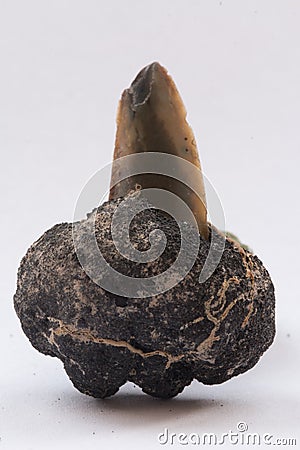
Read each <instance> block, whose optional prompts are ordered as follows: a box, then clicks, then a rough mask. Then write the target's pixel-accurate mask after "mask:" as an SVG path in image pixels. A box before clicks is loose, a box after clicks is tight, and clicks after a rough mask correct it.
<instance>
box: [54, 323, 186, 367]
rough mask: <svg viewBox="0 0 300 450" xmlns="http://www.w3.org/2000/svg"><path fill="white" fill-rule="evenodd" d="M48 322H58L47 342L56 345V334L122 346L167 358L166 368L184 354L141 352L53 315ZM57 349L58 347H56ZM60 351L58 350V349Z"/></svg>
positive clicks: (135, 349)
mask: <svg viewBox="0 0 300 450" xmlns="http://www.w3.org/2000/svg"><path fill="white" fill-rule="evenodd" d="M48 320H49V321H50V322H54V323H57V324H58V327H56V328H51V333H50V337H49V338H48V341H49V343H51V344H54V345H55V346H56V347H57V342H56V341H55V337H58V336H71V337H72V338H73V339H77V340H78V341H81V342H84V343H86V342H93V343H95V344H103V345H111V346H113V347H123V348H126V349H127V350H129V351H130V352H131V353H135V354H137V355H139V356H141V357H142V358H150V357H152V356H156V355H158V356H162V357H163V358H166V359H167V364H166V369H168V368H169V367H170V366H171V364H173V363H175V362H177V361H180V360H181V359H182V358H183V357H185V356H186V355H184V354H181V355H177V356H173V355H171V354H170V353H167V352H164V351H162V350H153V351H151V352H143V351H142V350H140V349H138V348H136V347H134V346H133V345H131V344H129V343H128V342H126V341H122V340H120V341H116V340H114V339H109V338H98V337H96V336H94V335H93V334H92V333H91V331H90V330H89V329H84V328H83V329H80V330H78V329H77V328H75V327H74V326H73V325H69V324H66V323H64V322H63V321H62V320H59V319H56V318H54V317H48ZM58 350H59V348H58ZM59 351H60V350H59Z"/></svg>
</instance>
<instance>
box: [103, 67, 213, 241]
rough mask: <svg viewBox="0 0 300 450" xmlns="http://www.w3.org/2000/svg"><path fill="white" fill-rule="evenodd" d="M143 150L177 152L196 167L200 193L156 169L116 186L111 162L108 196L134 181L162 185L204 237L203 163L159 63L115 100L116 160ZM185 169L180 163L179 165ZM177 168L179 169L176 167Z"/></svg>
mask: <svg viewBox="0 0 300 450" xmlns="http://www.w3.org/2000/svg"><path fill="white" fill-rule="evenodd" d="M141 152H161V153H168V154H171V155H175V156H179V157H181V158H183V159H185V160H187V161H189V162H191V163H192V164H194V165H195V166H196V167H197V168H199V169H200V170H199V171H197V178H198V179H197V180H195V179H194V178H195V173H193V175H188V176H193V180H192V183H191V184H192V185H195V182H196V183H197V191H198V195H196V194H195V193H194V192H193V191H192V190H191V189H190V188H188V187H187V186H185V185H184V184H183V183H182V182H180V181H177V180H175V179H173V178H169V177H166V176H163V175H156V174H141V175H136V176H132V177H130V178H128V179H127V180H124V181H121V182H120V183H117V184H115V185H114V180H115V176H116V171H117V170H118V169H117V168H116V165H114V164H113V168H112V179H111V189H110V195H109V198H110V199H115V198H118V197H121V196H124V195H126V194H127V193H128V192H129V191H130V190H132V189H134V188H135V186H136V184H139V185H141V187H142V188H159V189H166V190H169V191H171V192H173V193H174V194H176V195H177V196H179V197H180V198H181V199H182V200H183V201H184V202H185V203H186V204H187V205H188V206H189V208H190V209H191V211H192V212H193V215H194V217H195V219H196V222H197V224H198V228H199V231H200V234H201V235H202V236H203V237H204V238H208V226H207V211H206V198H205V190H204V183H203V177H202V173H201V166H200V161H199V156H198V151H197V146H196V143H195V137H194V134H193V131H192V129H191V127H190V126H189V125H188V123H187V121H186V110H185V107H184V105H183V102H182V100H181V97H180V95H179V93H178V91H177V88H176V86H175V84H174V82H173V80H172V78H171V77H170V76H169V75H168V74H167V71H166V70H165V69H164V68H163V67H162V66H161V65H160V64H159V63H156V62H155V63H152V64H150V65H149V66H147V67H145V68H144V69H142V70H141V72H140V73H139V74H138V75H137V77H136V78H135V80H134V81H133V83H132V84H131V86H130V88H129V89H126V90H125V91H124V92H123V94H122V98H121V100H120V103H119V110H118V116H117V134H116V141H115V150H114V161H115V160H117V159H118V158H120V157H122V156H127V155H131V154H135V153H141ZM177 170H179V172H180V170H181V171H182V172H183V171H184V170H186V168H185V167H184V165H183V166H182V167H179V168H177ZM177 173H178V172H177Z"/></svg>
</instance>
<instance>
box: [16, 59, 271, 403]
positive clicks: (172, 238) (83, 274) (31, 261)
mask: <svg viewBox="0 0 300 450" xmlns="http://www.w3.org/2000/svg"><path fill="white" fill-rule="evenodd" d="M185 117H186V112H185V109H184V106H183V104H182V101H181V99H180V96H179V94H178V91H177V89H176V87H175V85H174V83H173V81H172V80H171V78H170V77H169V75H168V74H167V72H166V71H165V69H164V68H162V67H161V66H160V65H159V64H158V63H153V64H151V65H149V66H147V67H146V68H144V69H143V70H142V71H141V72H140V73H139V75H138V76H137V78H136V79H135V80H134V82H133V83H132V85H131V87H130V88H129V89H127V90H126V91H125V92H124V93H123V96H122V99H121V102H120V107H119V113H118V129H117V137H116V144H115V155H114V158H115V159H114V164H113V169H112V183H111V190H110V197H109V201H107V202H105V203H104V204H103V205H101V206H99V207H98V208H97V209H95V210H94V211H93V212H92V213H90V214H88V215H87V217H86V219H84V220H82V221H80V222H76V223H75V224H72V223H62V224H58V225H55V226H54V227H52V228H51V229H50V230H48V231H46V232H45V233H44V234H43V235H42V236H41V237H40V238H39V239H38V240H37V241H36V242H34V243H33V244H32V246H31V247H30V248H29V249H28V251H27V253H26V255H25V256H24V258H23V259H22V261H21V265H20V268H19V271H18V283H17V291H16V293H15V296H14V306H15V310H16V312H17V315H18V317H19V318H20V321H21V325H22V328H23V330H24V332H25V334H26V335H27V336H28V338H29V339H30V341H31V343H32V345H33V346H34V347H35V348H36V349H37V350H39V351H40V352H42V353H44V354H46V355H50V356H54V357H57V358H59V359H61V361H62V362H63V364H64V367H65V370H66V372H67V374H68V375H69V377H70V379H71V381H72V382H73V384H74V386H75V387H76V388H77V389H79V390H80V391H81V392H83V393H85V394H88V395H92V396H94V397H100V398H104V397H107V396H110V395H113V394H114V393H116V392H117V391H118V389H119V388H120V386H122V385H123V384H124V383H126V381H131V382H133V383H135V384H136V385H138V386H140V387H141V388H142V389H143V391H144V392H146V393H147V394H150V395H152V396H156V397H162V398H169V397H173V396H175V395H177V394H178V393H180V392H181V391H182V390H183V389H184V387H185V386H187V385H188V384H190V383H191V381H192V380H193V379H197V380H198V381H200V382H202V383H204V384H216V383H222V382H224V381H226V380H228V379H230V378H231V377H234V376H236V375H239V374H241V373H243V372H245V371H247V370H248V369H251V368H252V367H253V366H254V365H255V364H256V363H257V362H258V360H259V358H260V357H261V355H262V354H263V353H264V352H265V351H266V350H267V348H268V347H269V346H270V345H271V343H272V341H273V339H274V335H275V297H274V287H273V284H272V281H271V278H270V276H269V274H268V272H267V270H266V269H265V267H264V266H263V264H262V262H261V261H260V260H259V258H258V257H257V256H255V255H254V254H253V253H252V252H250V251H249V250H248V249H247V248H243V247H242V246H241V245H240V244H239V242H237V241H236V240H233V239H231V238H230V237H229V236H225V234H223V233H222V232H220V231H218V230H217V229H215V228H214V227H213V225H211V224H209V223H207V218H206V201H205V192H204V185H203V179H202V174H201V168H200V163H199V158H198V153H197V149H196V145H195V140H194V136H193V133H192V131H191V129H190V127H189V126H188V124H187V122H186V120H185ZM151 152H156V153H159V152H161V153H163V154H165V153H166V154H169V155H173V156H174V157H175V161H177V162H178V159H176V157H177V158H179V159H180V158H181V159H182V161H183V160H185V161H188V162H189V163H191V164H192V165H193V166H195V167H196V168H197V170H198V171H197V173H198V175H197V176H196V178H195V179H193V180H192V182H193V183H196V184H197V185H198V188H199V195H196V194H195V193H194V192H193V191H191V190H189V189H187V188H185V187H184V186H183V185H182V184H180V183H179V182H178V181H177V180H173V181H170V180H169V179H168V177H165V176H158V175H156V174H155V173H150V174H148V175H147V174H145V173H142V174H141V175H138V174H137V175H134V176H132V177H128V178H127V179H126V180H123V181H121V182H118V181H117V177H118V171H119V170H121V169H122V167H120V165H118V159H119V158H122V157H123V156H127V155H133V154H136V153H145V154H148V153H151ZM162 159H163V158H162ZM132 161H133V162H132V164H133V165H134V164H135V161H134V160H132ZM177 162H176V163H175V164H177ZM128 164H131V163H130V161H129V163H128ZM133 169H135V168H134V167H133ZM177 170H178V173H181V172H184V171H185V170H186V168H185V166H184V164H183V163H181V161H180V160H179V162H178V167H177ZM185 175H186V174H185ZM187 175H188V176H189V174H187ZM136 185H140V186H141V190H136ZM149 187H150V188H159V189H161V190H167V191H170V192H172V193H173V194H175V195H176V196H178V197H180V198H181V200H183V201H184V202H185V203H187V205H188V206H189V208H190V209H191V210H192V212H193V214H194V216H195V220H196V223H197V225H198V228H197V229H196V230H195V227H194V225H193V224H192V223H191V222H189V221H186V220H182V221H180V220H179V221H177V220H175V218H174V217H171V216H170V215H168V214H166V213H165V212H164V211H161V210H159V209H156V208H153V205H152V204H151V202H150V201H149V199H148V198H147V196H146V197H145V196H144V195H143V190H145V189H146V188H149ZM124 204H125V205H126V207H122V205H124ZM95 206H96V205H95ZM135 208H136V211H138V213H137V214H136V215H135V216H134V217H133V218H132V217H131V215H132V211H133V210H135ZM116 216H118V223H119V225H121V226H119V227H116V229H114V220H115V219H114V218H115V217H116ZM123 224H129V229H128V235H129V238H130V243H131V245H132V248H133V250H134V252H139V254H140V255H144V256H145V254H147V252H148V251H149V248H151V246H153V245H154V246H155V244H156V243H157V242H158V243H159V242H162V234H163V236H164V239H165V241H166V245H165V247H164V248H163V251H162V252H161V253H160V254H158V255H157V257H155V258H149V259H148V260H145V259H141V260H140V261H138V262H137V261H135V260H131V259H130V258H128V257H127V254H126V251H127V250H126V249H127V247H126V246H124V248H125V247H126V248H125V250H126V251H124V252H123V253H122V252H121V253H120V252H119V249H118V245H119V244H122V243H124V235H123V231H122V225H123ZM77 225H80V226H79V228H78V229H79V244H80V245H79V247H76V245H77V243H76V240H74V233H73V231H74V227H75V228H76V227H77ZM124 226H125V225H124ZM89 230H93V233H94V234H93V236H94V238H95V240H96V243H97V245H98V247H99V250H100V252H101V254H102V255H103V256H104V258H105V260H106V263H107V267H109V269H105V270H103V273H100V277H99V280H100V281H99V283H98V281H97V282H95V280H93V279H91V278H90V276H88V273H89V268H90V267H91V266H94V265H95V264H96V265H97V259H96V258H95V255H94V249H93V241H92V240H91V239H89ZM157 230H160V232H161V233H162V234H157V233H156V232H157ZM155 233H156V234H155ZM182 233H183V236H182ZM195 233H196V234H195ZM195 236H197V239H198V240H199V242H197V239H195ZM213 239H214V241H213ZM183 241H184V245H185V252H184V254H185V257H186V258H188V256H189V255H193V254H194V255H195V259H194V261H193V263H192V264H191V268H190V270H188V271H187V273H186V274H185V275H184V276H180V277H179V276H178V275H179V274H180V273H181V272H180V268H178V269H174V270H173V271H172V270H171V271H169V269H170V268H173V267H175V265H176V261H177V260H178V258H179V256H178V255H179V254H180V249H181V248H182V245H183V244H182V242H183ZM75 243H76V244H75ZM199 244H200V245H199ZM126 245H127V244H126ZM212 246H213V248H214V250H217V251H218V250H219V252H220V259H219V261H217V263H215V267H214V270H213V273H212V275H211V276H210V277H209V278H208V279H206V280H204V281H203V282H201V283H200V282H199V275H200V273H201V271H202V269H203V267H204V266H205V263H206V261H207V260H208V258H209V254H210V249H211V247H212ZM78 248H79V250H80V251H81V250H82V251H83V256H84V258H85V259H82V258H80V257H79V254H78V251H77V250H78ZM184 266H185V264H182V268H183V269H184ZM110 269H112V270H114V271H115V272H116V273H120V274H122V275H124V276H127V277H128V279H129V278H132V279H133V280H138V282H139V283H140V286H141V291H143V289H145V285H146V283H147V282H148V281H149V280H150V282H151V283H152V284H153V286H154V291H153V292H154V293H153V292H152V293H151V294H149V295H143V296H141V297H139V296H138V295H136V296H135V295H133V296H128V295H125V293H124V292H125V291H124V288H125V286H124V283H123V282H122V281H120V282H119V283H116V282H115V281H113V283H114V286H113V289H112V290H109V289H107V288H104V287H103V285H101V279H102V280H105V281H107V280H108V281H109V280H110V273H111V272H110ZM161 274H163V277H164V278H163V279H164V282H158V281H157V280H159V279H161V278H157V277H159V276H160V275H161ZM177 276H178V279H177ZM174 280H175V281H174ZM164 283H165V284H166V286H169V284H168V283H171V284H170V286H171V287H169V288H166V289H164ZM117 289H119V291H118V292H119V294H117V293H116V290H117ZM155 289H156V290H155ZM146 292H147V291H146ZM50 382H51V380H50V381H49V383H50Z"/></svg>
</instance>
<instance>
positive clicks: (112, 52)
mask: <svg viewBox="0 0 300 450" xmlns="http://www.w3.org/2000/svg"><path fill="white" fill-rule="evenodd" d="M299 24H300V3H299V2H298V1H297V0H282V1H279V0H259V1H258V0H253V1H250V0H243V1H240V0H236V1H234V0H222V1H216V0H205V1H204V0H197V1H196V0H187V1H183V0H181V1H178V0H172V1H171V0H165V1H158V0H152V1H147V2H146V1H144V0H139V1H137V0H130V1H121V0H120V1H117V0H110V1H109V2H103V1H100V0H98V1H96V0H94V1H93V0H85V1H83V0H82V1H78V0H76V1H75V0H51V1H50V0H49V1H45V0H36V1H34V0H26V1H22V0H19V1H18V0H0V151H1V169H0V170H1V176H0V185H1V190H0V192H1V223H0V226H1V234H0V237H1V262H0V264H1V267H0V274H1V278H0V283H1V285H0V295H1V305H0V306H1V309H0V314H1V315H0V324H1V326H0V345H1V347H0V348H1V370H0V437H1V441H0V449H1V450H2V449H3V450H4V449H5V450H14V449H18V450H19V449H22V450H30V449H31V450H41V449H50V448H51V449H53V448H55V449H59V450H60V449H64V450H67V449H73V450H77V449H81V448H86V449H102V448H131V449H139V448H144V449H148V448H149V449H154V448H162V447H163V446H160V445H159V444H158V441H157V435H158V433H160V432H162V431H163V430H164V428H165V427H167V428H168V429H169V431H170V432H175V433H179V432H184V433H187V434H188V433H191V432H196V433H199V434H201V433H204V432H214V433H219V434H220V433H226V432H228V431H229V430H230V429H231V430H233V431H235V430H236V425H237V423H238V422H239V421H244V422H246V423H247V424H248V426H249V432H259V433H270V434H273V435H274V436H275V437H290V438H295V437H296V438H298V445H299V446H300V436H299V431H298V430H299V423H300V408H299V391H300V388H299V369H300V364H299V358H300V357H299V334H300V332H299V310H300V309H299V300H300V299H299V284H298V283H299V281H298V280H299V263H298V255H299V250H300V249H299V225H300V223H299V199H298V196H299V151H300V130H299V117H300V26H299ZM155 60H157V61H159V62H161V64H163V65H164V66H166V67H167V69H168V70H169V72H170V74H171V75H172V76H173V78H174V79H175V82H176V84H177V86H178V88H179V90H180V92H181V94H182V97H183V99H184V102H185V105H186V108H187V110H188V119H189V121H190V123H191V125H192V127H193V129H194V132H195V135H196V137H197V142H198V147H199V151H200V157H201V161H202V165H203V168H204V171H205V173H206V175H207V176H208V178H209V179H210V181H211V182H212V183H213V185H214V186H215V188H216V190H217V192H218V193H219V195H220V197H221V200H222V204H223V207H224V210H225V214H226V221H227V229H228V230H231V231H232V232H235V233H236V234H237V235H238V236H239V237H240V238H241V240H242V241H244V242H246V243H248V244H249V245H250V246H251V247H252V248H253V249H254V250H255V252H256V253H257V254H258V256H259V257H260V258H261V259H262V261H263V262H264V263H265V265H266V267H267V268H268V270H269V271H270V273H271V275H272V278H273V281H274V284H275V288H276V298H277V337H276V340H275V343H274V345H273V346H272V348H271V349H270V350H269V351H268V352H267V353H266V354H265V355H264V357H263V358H262V360H261V361H260V363H259V364H258V365H257V366H256V367H255V368H254V369H252V370H251V371H250V372H248V373H246V374H244V375H241V376H239V377H238V378H235V379H233V380H231V381H229V382H227V383H225V384H223V385H220V386H213V387H205V386H204V385H201V384H200V383H193V384H192V385H191V386H190V387H188V388H186V390H185V391H184V393H183V394H181V395H180V396H178V397H177V398H176V399H174V400H171V401H161V400H156V399H152V398H151V397H148V396H146V395H145V394H142V393H141V391H140V389H139V388H134V387H133V386H132V385H126V386H125V387H123V388H122V389H121V390H120V392H119V393H118V394H117V395H116V396H114V397H113V398H111V399H107V400H105V401H100V400H95V399H93V398H89V397H86V396H84V395H82V394H80V393H79V392H77V391H76V390H75V389H74V388H73V387H72V385H71V383H70V382H69V380H68V379H67V376H66V375H65V373H64V371H63V368H62V364H61V363H60V361H58V360H56V359H53V358H50V357H46V356H43V355H41V354H39V353H38V352H36V351H35V350H34V349H33V348H32V347H31V345H30V344H29V342H28V341H27V339H26V337H25V336H24V334H23V333H22V331H21V329H20V324H19V321H18V319H17V317H16V315H15V313H14V311H13V306H12V297H13V294H14V291H15V283H16V272H17V268H18V265H19V261H20V259H21V257H22V256H23V255H24V253H25V251H26V249H27V248H28V247H29V245H30V244H31V243H32V242H33V241H34V240H36V239H37V238H38V237H39V236H40V235H41V234H42V233H43V232H44V231H45V230H46V229H48V228H50V227H51V226H52V225H54V224H55V223H58V222H63V221H71V219H72V215H73V209H74V205H75V202H76V199H77V196H78V194H79V192H80V190H81V188H82V187H83V185H84V184H85V182H86V181H87V180H88V179H89V178H90V176H91V175H92V174H93V173H94V172H95V171H96V170H98V169H99V168H101V167H102V166H103V165H104V164H106V163H108V162H110V160H111V156H112V151H113V143H114V133H115V116H116V109H117V102H118V99H119V97H120V94H121V92H122V90H123V89H124V88H125V87H127V86H128V85H129V84H130V82H131V81H132V79H133V78H134V77H135V75H136V73H137V72H138V71H139V70H140V69H141V68H142V67H143V66H145V65H146V64H148V63H150V62H152V61H155ZM176 447H178V448H182V447H183V446H180V445H179V444H177V445H173V446H172V448H176ZM185 447H187V446H185ZM223 447H224V446H223ZM232 447H233V448H234V446H230V445H229V444H227V446H226V447H225V448H232ZM262 447H263V446H262ZM266 447H267V446H266ZM170 448H171V446H170ZM193 448H194V447H193ZM235 448H237V446H235ZM238 448H241V447H240V446H238ZM251 448H253V447H251ZM269 448H270V447H269ZM286 448H287V447H286Z"/></svg>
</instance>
